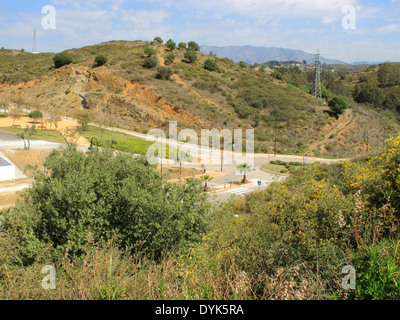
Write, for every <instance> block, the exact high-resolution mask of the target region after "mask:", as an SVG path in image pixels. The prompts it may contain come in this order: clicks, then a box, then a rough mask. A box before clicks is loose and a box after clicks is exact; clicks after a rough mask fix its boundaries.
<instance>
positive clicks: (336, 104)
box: [328, 96, 348, 115]
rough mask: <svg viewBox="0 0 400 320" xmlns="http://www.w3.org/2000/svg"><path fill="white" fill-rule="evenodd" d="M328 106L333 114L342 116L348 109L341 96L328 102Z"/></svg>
mask: <svg viewBox="0 0 400 320" xmlns="http://www.w3.org/2000/svg"><path fill="white" fill-rule="evenodd" d="M328 106H329V108H330V110H331V111H332V113H333V114H335V115H339V114H342V113H343V112H344V111H345V110H346V109H347V107H348V103H347V101H346V100H345V99H344V98H343V97H341V96H335V97H333V98H332V99H331V100H329V102H328Z"/></svg>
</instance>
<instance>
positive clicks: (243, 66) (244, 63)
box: [239, 61, 247, 68]
mask: <svg viewBox="0 0 400 320" xmlns="http://www.w3.org/2000/svg"><path fill="white" fill-rule="evenodd" d="M239 66H241V67H242V68H247V63H246V62H244V61H240V62H239Z"/></svg>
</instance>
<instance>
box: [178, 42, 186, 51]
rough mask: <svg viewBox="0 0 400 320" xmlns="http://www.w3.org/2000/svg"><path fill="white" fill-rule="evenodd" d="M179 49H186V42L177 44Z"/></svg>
mask: <svg viewBox="0 0 400 320" xmlns="http://www.w3.org/2000/svg"><path fill="white" fill-rule="evenodd" d="M178 46H179V48H181V49H186V46H187V44H186V42H179V45H178Z"/></svg>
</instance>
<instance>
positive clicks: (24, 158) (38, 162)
mask: <svg viewBox="0 0 400 320" xmlns="http://www.w3.org/2000/svg"><path fill="white" fill-rule="evenodd" d="M2 152H3V153H4V155H5V156H6V157H7V158H8V159H10V160H11V162H13V163H14V164H15V165H16V166H17V167H18V168H19V169H20V170H21V171H24V170H25V168H26V166H27V165H31V166H37V167H38V169H39V170H43V165H44V163H45V161H46V158H47V156H48V155H49V154H50V152H51V150H5V151H2ZM26 175H27V176H28V177H32V173H31V172H30V171H27V172H26Z"/></svg>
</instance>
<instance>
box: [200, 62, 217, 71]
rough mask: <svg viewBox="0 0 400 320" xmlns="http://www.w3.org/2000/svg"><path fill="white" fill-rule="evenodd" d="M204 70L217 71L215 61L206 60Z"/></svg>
mask: <svg viewBox="0 0 400 320" xmlns="http://www.w3.org/2000/svg"><path fill="white" fill-rule="evenodd" d="M203 67H204V69H206V70H209V71H218V64H217V61H215V60H211V59H207V60H206V61H204V66H203Z"/></svg>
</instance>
